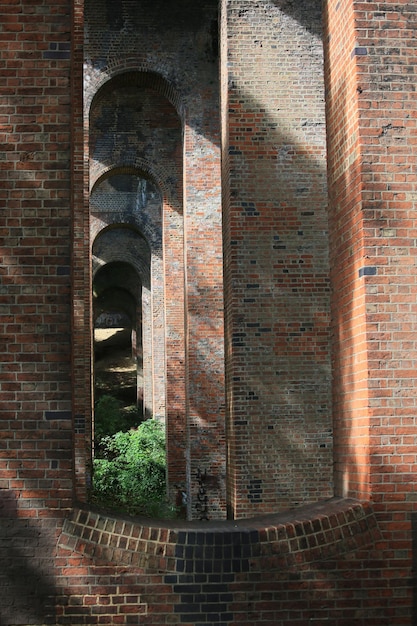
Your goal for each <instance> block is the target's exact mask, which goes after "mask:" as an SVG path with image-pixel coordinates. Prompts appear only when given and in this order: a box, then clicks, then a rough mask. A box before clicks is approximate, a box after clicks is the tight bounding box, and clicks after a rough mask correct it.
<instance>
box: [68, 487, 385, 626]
mask: <svg viewBox="0 0 417 626" xmlns="http://www.w3.org/2000/svg"><path fill="white" fill-rule="evenodd" d="M380 540H381V533H380V529H379V527H378V524H377V521H376V518H375V515H374V512H373V509H372V506H370V505H369V504H367V503H359V502H357V501H353V500H343V499H337V498H335V499H331V500H328V501H326V502H322V503H320V504H317V505H313V506H307V507H302V508H301V509H299V510H297V511H289V512H287V513H281V514H277V515H268V516H262V517H258V518H254V519H250V520H240V521H233V522H232V521H218V522H203V523H201V522H181V523H179V522H172V523H169V522H160V521H155V520H154V521H151V520H146V519H125V518H123V519H122V518H119V517H115V516H108V515H107V514H105V513H104V512H102V511H92V510H88V509H85V508H78V509H74V510H73V512H72V514H71V516H70V517H69V518H68V519H67V520H66V521H65V523H64V527H63V532H62V534H61V536H60V538H59V542H58V555H59V557H58V558H59V560H60V562H62V565H63V570H62V572H61V575H59V576H58V578H57V583H58V590H57V591H58V596H57V598H56V602H57V622H56V623H57V624H68V623H71V624H72V625H74V624H77V625H78V623H80V624H81V623H87V624H101V623H103V624H105V623H108V622H106V621H105V620H106V619H107V620H108V619H112V620H113V621H112V622H111V623H117V624H130V623H131V621H129V617H128V616H130V619H132V620H138V619H139V620H140V623H144V624H159V625H160V626H162V625H163V624H181V625H182V626H184V625H186V626H188V625H192V626H197V625H198V626H200V624H209V625H214V624H218V623H219V622H220V623H221V624H223V625H225V626H226V625H230V626H234V625H237V624H245V625H247V624H249V623H252V624H253V623H262V624H263V623H264V622H265V623H268V624H277V623H279V624H281V625H282V626H287V625H288V626H289V625H290V624H294V623H297V620H301V621H300V624H301V623H308V621H309V620H311V619H312V618H314V619H317V620H320V619H321V620H325V621H326V620H327V621H328V620H331V623H332V624H334V625H335V626H344V624H346V623H347V622H346V619H350V620H354V619H361V620H363V623H364V624H365V623H366V624H370V625H371V624H377V623H378V624H384V625H386V626H388V624H389V623H390V622H389V619H390V609H389V607H388V604H387V600H386V599H385V596H386V597H387V598H389V595H390V594H386V586H385V584H384V580H383V577H382V572H381V570H380V569H379V570H378V568H380V567H381V561H380V560H379V559H378V558H376V557H375V555H374V550H375V546H376V545H377V544H378V542H379V541H380ZM364 560H366V562H367V564H368V565H367V567H368V569H367V571H366V572H363V571H362V569H361V568H362V565H361V563H363V561H364ZM71 562H73V565H74V567H73V569H72V570H70V569H68V565H69V563H71ZM72 577H73V578H72ZM356 577H358V578H360V579H361V580H362V582H363V584H364V585H365V586H366V588H367V589H368V591H369V593H370V594H371V597H372V600H370V601H368V600H365V599H364V596H363V595H361V593H362V591H360V587H358V585H357V581H356V580H355V578H356ZM80 580H82V589H83V591H84V594H85V595H81V593H80V587H79V584H78V583H79V581H80ZM77 581H78V582H77ZM358 591H359V593H358ZM129 598H130V599H129ZM340 605H342V606H340ZM384 611H386V613H385V612H384ZM77 616H78V617H79V616H82V618H81V619H80V621H79V622H78V621H77ZM377 619H378V620H380V621H379V622H377V621H376V620H377ZM71 620H72V621H71ZM302 620H304V622H303V621H302ZM373 620H375V621H373ZM350 623H355V621H350Z"/></svg>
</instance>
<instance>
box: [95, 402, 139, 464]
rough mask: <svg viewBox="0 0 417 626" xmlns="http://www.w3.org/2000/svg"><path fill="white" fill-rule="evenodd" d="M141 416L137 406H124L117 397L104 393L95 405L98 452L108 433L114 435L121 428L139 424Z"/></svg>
mask: <svg viewBox="0 0 417 626" xmlns="http://www.w3.org/2000/svg"><path fill="white" fill-rule="evenodd" d="M139 421H140V418H139V413H138V409H137V407H136V406H135V407H122V406H121V403H120V402H119V400H117V398H115V397H114V396H110V395H107V394H106V395H104V396H101V398H99V399H98V400H97V402H96V404H95V407H94V436H95V442H96V447H97V446H98V448H97V453H98V455H100V452H99V449H100V446H101V441H102V439H103V438H104V437H106V436H107V435H114V434H116V433H117V432H119V431H121V430H128V429H129V428H132V427H133V426H137V425H138V424H139Z"/></svg>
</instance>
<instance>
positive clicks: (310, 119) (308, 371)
mask: <svg viewBox="0 0 417 626" xmlns="http://www.w3.org/2000/svg"><path fill="white" fill-rule="evenodd" d="M281 4H282V7H281ZM223 10H224V11H226V15H225V16H224V20H223V22H222V27H223V33H222V38H224V39H225V43H224V51H223V59H222V68H223V71H224V72H225V76H224V79H223V81H224V82H223V85H224V90H226V85H227V86H228V93H225V91H224V93H223V107H225V110H226V113H224V114H225V115H226V117H227V124H228V127H227V135H226V136H225V142H226V146H225V147H224V152H227V153H228V170H229V172H230V176H229V187H228V189H227V190H226V191H225V206H224V221H225V229H226V234H225V272H226V285H225V297H226V324H227V330H226V355H227V359H226V364H227V393H228V416H227V424H228V433H229V438H228V445H229V450H230V453H229V455H230V456H229V476H228V480H229V506H230V510H231V511H232V513H233V515H235V516H237V517H242V516H245V515H251V514H254V513H255V512H258V513H259V512H261V511H269V510H271V508H274V507H281V508H285V507H288V506H292V505H295V504H300V503H302V502H308V501H312V500H317V499H320V498H324V497H328V496H329V495H331V493H332V436H331V430H332V425H331V406H330V333H329V305H330V302H329V296H330V284H329V267H328V243H327V236H326V232H327V212H326V209H327V191H326V158H325V156H326V155H325V117H324V79H323V55H322V43H321V37H320V19H321V14H320V10H319V7H318V6H317V5H316V3H314V2H313V3H309V5H308V8H303V9H301V10H300V11H299V13H297V12H295V15H292V14H291V11H289V10H288V7H287V3H285V2H284V3H270V2H266V1H265V2H257V3H253V2H227V3H224V8H223ZM226 81H227V82H226ZM227 178H228V173H227V172H225V174H224V179H225V183H226V182H227Z"/></svg>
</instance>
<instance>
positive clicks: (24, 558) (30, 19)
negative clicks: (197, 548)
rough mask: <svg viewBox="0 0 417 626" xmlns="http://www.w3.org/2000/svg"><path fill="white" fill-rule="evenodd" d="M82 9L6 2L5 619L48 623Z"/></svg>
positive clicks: (64, 427) (67, 401) (63, 455)
mask: <svg viewBox="0 0 417 626" xmlns="http://www.w3.org/2000/svg"><path fill="white" fill-rule="evenodd" d="M70 11H71V3H70V2H68V0H64V1H63V0H57V1H56V2H54V3H53V4H50V3H46V2H43V1H39V0H34V1H30V2H29V1H25V0H17V1H16V0H13V1H12V0H11V1H10V2H3V3H2V6H1V29H0V64H1V88H0V89H1V101H0V123H1V145H2V148H1V168H0V179H1V182H0V196H1V216H0V220H1V226H0V231H1V234H0V257H1V270H0V302H1V309H0V338H1V339H0V345H1V357H0V360H1V374H0V423H1V435H0V441H1V444H0V535H1V544H0V560H1V563H2V567H1V574H0V584H1V588H2V599H1V602H0V621H1V623H2V624H16V623H20V624H22V623H44V607H43V606H42V598H43V596H44V595H45V594H46V593H48V592H49V591H50V589H51V588H52V580H53V576H54V560H53V558H54V546H55V542H56V535H57V530H56V527H57V525H59V523H60V520H61V518H62V516H63V515H64V514H65V512H66V510H67V509H68V508H69V507H70V506H71V504H72V496H73V480H72V466H73V461H72V454H73V453H72V442H73V438H72V437H73V424H72V419H71V418H72V414H71V398H72V389H71V294H70V280H71V248H70V241H71V201H70V200H71V196H70V190H71V168H70V157H71V153H70V140H71V134H70V130H71V128H70V115H71V97H70V64H71V48H72V42H71V18H70Z"/></svg>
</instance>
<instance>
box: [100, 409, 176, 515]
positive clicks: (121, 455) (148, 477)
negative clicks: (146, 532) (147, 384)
mask: <svg viewBox="0 0 417 626" xmlns="http://www.w3.org/2000/svg"><path fill="white" fill-rule="evenodd" d="M100 453H101V457H102V458H96V459H95V460H94V461H93V489H92V497H93V501H95V502H97V503H100V504H103V505H105V506H107V507H110V508H112V509H118V510H124V511H126V512H127V513H129V514H132V515H138V514H140V515H148V516H157V517H160V516H164V517H166V516H171V512H170V510H169V507H168V506H167V504H166V502H165V500H166V485H165V480H166V455H165V433H164V428H163V426H162V424H160V423H159V422H158V421H156V420H147V421H145V422H143V423H142V424H141V425H140V426H139V427H138V428H137V429H135V430H133V429H132V430H129V431H127V432H117V433H115V434H114V435H111V436H105V437H103V438H102V439H101V443H100Z"/></svg>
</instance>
